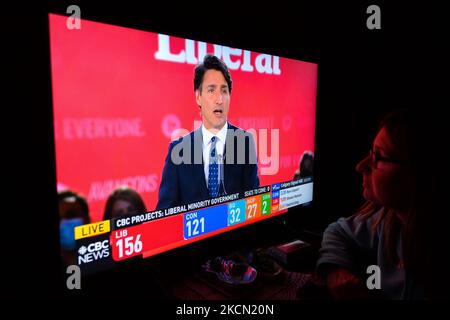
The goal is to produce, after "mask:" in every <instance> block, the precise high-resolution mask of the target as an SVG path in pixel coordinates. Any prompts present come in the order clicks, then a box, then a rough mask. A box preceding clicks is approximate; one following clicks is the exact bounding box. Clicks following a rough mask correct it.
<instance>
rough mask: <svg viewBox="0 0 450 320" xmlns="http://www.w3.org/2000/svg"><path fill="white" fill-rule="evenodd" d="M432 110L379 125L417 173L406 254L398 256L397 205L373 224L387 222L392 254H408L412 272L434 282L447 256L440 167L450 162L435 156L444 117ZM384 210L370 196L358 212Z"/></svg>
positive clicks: (398, 115)
mask: <svg viewBox="0 0 450 320" xmlns="http://www.w3.org/2000/svg"><path fill="white" fill-rule="evenodd" d="M426 112H429V113H428V114H426ZM426 112H423V113H417V111H413V110H408V109H401V110H397V111H394V112H392V113H390V114H388V115H387V116H386V117H385V118H384V119H383V120H382V121H381V123H380V128H379V129H381V128H384V129H385V130H386V132H387V134H388V136H389V138H390V140H391V142H392V144H393V146H394V148H395V151H396V152H397V155H399V156H400V157H401V158H402V159H405V160H406V163H405V165H406V166H407V167H408V170H409V172H410V175H411V178H412V179H411V181H412V182H411V184H412V185H411V187H412V188H411V190H412V194H411V196H410V203H409V212H408V215H407V218H406V223H405V228H404V229H403V233H402V240H403V243H402V245H403V250H402V251H403V257H398V256H397V243H398V240H400V239H399V236H400V230H401V222H400V220H399V218H398V216H397V214H395V210H394V209H392V208H384V210H383V212H382V214H381V217H380V219H378V220H377V221H376V222H375V223H374V225H373V228H374V229H375V228H376V227H377V226H378V225H379V224H380V223H381V222H383V224H382V227H383V233H384V235H385V247H384V250H385V253H386V256H387V258H388V259H389V260H390V261H391V262H392V263H397V262H398V261H399V258H403V263H404V267H405V271H406V272H407V274H408V275H409V276H411V277H412V278H413V279H414V280H415V281H419V282H421V283H422V284H424V285H425V286H428V285H430V279H428V277H429V276H430V273H433V270H432V269H431V268H432V267H433V266H435V265H436V257H437V255H439V254H440V255H442V252H440V249H439V247H440V244H441V243H442V240H440V239H439V238H440V237H444V236H445V235H444V234H442V233H441V232H440V231H439V229H442V223H443V221H442V220H441V217H439V216H438V215H439V214H440V213H441V212H440V211H439V209H438V207H437V204H438V203H439V202H440V201H441V199H440V198H439V196H438V194H439V193H440V192H442V186H443V180H442V174H441V172H440V169H441V168H442V169H443V168H445V167H446V166H448V163H447V164H446V163H445V161H442V159H443V158H440V159H437V157H436V156H432V155H433V153H434V152H438V150H439V142H438V141H439V138H442V137H441V136H442V133H441V132H440V131H439V129H438V128H437V127H438V124H437V123H436V120H438V119H436V117H433V115H432V113H431V111H429V110H427V111H426ZM440 147H443V146H442V145H441V146H440ZM432 152H433V153H432ZM439 163H441V164H439ZM380 209H381V208H380V206H377V205H375V204H373V203H371V202H370V201H368V202H366V203H365V204H364V205H363V206H362V207H361V208H360V209H359V211H358V213H359V214H360V215H362V216H363V217H369V216H371V215H373V214H374V213H375V212H377V211H378V210H380ZM445 214H446V213H445ZM441 221H442V223H441ZM446 227H448V225H447V226H446ZM447 250H448V249H447ZM434 284H435V283H433V285H434Z"/></svg>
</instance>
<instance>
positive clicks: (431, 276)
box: [317, 109, 450, 300]
mask: <svg viewBox="0 0 450 320" xmlns="http://www.w3.org/2000/svg"><path fill="white" fill-rule="evenodd" d="M426 113H430V114H429V115H426ZM432 115H433V114H432V113H431V112H430V111H429V110H427V111H426V112H425V111H424V112H423V113H420V114H419V113H418V112H417V111H413V110H408V109H402V110H399V111H395V112H392V113H390V114H389V115H388V116H387V117H385V118H384V120H383V121H382V122H381V126H380V129H379V131H378V134H377V135H376V137H375V140H374V142H373V146H372V147H371V149H370V152H369V153H368V154H367V156H366V157H364V158H363V159H362V160H361V161H360V162H359V163H358V165H357V166H356V170H357V171H358V172H359V173H360V174H361V175H362V182H363V196H364V198H365V199H366V203H365V204H364V205H363V206H362V207H361V208H360V209H359V210H358V211H357V213H356V214H354V215H352V216H350V217H348V218H340V219H339V220H338V221H337V222H335V223H332V224H330V225H329V226H328V228H327V229H326V230H325V233H324V236H323V240H322V247H321V249H320V251H319V259H318V261H317V271H318V273H319V275H321V276H323V277H324V279H326V283H327V286H328V288H329V290H330V293H331V295H332V296H333V297H334V298H336V299H366V298H381V299H414V300H416V299H432V298H442V297H445V296H446V297H447V298H448V297H449V294H448V292H449V291H448V287H447V285H448V284H449V281H448V270H449V269H448V263H447V264H446V261H449V257H448V256H449V252H450V251H449V250H448V247H447V246H444V245H443V242H444V240H443V239H442V238H443V237H447V235H446V234H448V230H446V229H448V225H449V223H448V214H447V213H445V212H442V209H441V208H439V205H438V204H439V203H440V201H439V200H440V199H445V198H444V197H445V195H443V190H444V189H445V188H444V183H445V180H444V179H443V178H442V176H443V171H442V170H444V168H447V167H448V157H447V160H444V157H445V156H444V155H443V151H442V152H441V151H440V150H441V149H442V146H443V145H444V144H442V143H443V142H441V141H439V139H440V138H442V136H443V134H442V133H441V132H440V131H439V130H442V129H443V127H441V126H439V125H437V124H436V121H438V120H439V117H436V116H434V117H433V116H432ZM435 153H436V155H435V156H431V154H435ZM431 157H432V158H431ZM425 159H429V160H430V161H432V162H430V163H432V165H433V166H436V168H440V170H439V169H438V170H434V169H432V170H429V167H428V164H426V163H425V162H424V160H425ZM431 159H432V160H431ZM426 168H428V169H426ZM446 243H448V241H446ZM369 266H372V267H370V268H369ZM376 268H379V269H378V270H379V272H378V270H377V269H376ZM378 276H379V278H378V279H379V280H380V281H379V282H378V284H377V277H378Z"/></svg>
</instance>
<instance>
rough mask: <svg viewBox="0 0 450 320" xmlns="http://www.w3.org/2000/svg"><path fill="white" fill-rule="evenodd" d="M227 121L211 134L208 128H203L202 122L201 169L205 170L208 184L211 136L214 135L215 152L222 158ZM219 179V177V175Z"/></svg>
mask: <svg viewBox="0 0 450 320" xmlns="http://www.w3.org/2000/svg"><path fill="white" fill-rule="evenodd" d="M227 129H228V122H226V123H225V125H224V126H223V127H222V129H220V130H219V132H217V134H213V133H212V132H210V131H209V130H208V129H206V128H205V126H203V124H202V135H203V169H204V170H205V180H206V185H208V175H209V154H210V152H211V143H212V142H211V138H212V137H214V136H215V137H216V139H217V142H216V152H217V157H218V159H219V163H220V159H223V158H222V157H223V151H224V149H225V140H226V139H227V131H228V130H227ZM219 179H220V177H219Z"/></svg>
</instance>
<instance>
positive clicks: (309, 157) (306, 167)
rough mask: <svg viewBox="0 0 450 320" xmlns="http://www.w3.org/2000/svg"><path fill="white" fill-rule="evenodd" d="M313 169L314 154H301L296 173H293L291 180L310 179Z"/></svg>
mask: <svg viewBox="0 0 450 320" xmlns="http://www.w3.org/2000/svg"><path fill="white" fill-rule="evenodd" d="M313 167H314V154H313V153H312V152H310V151H305V152H303V155H302V158H301V160H300V165H299V168H298V169H297V171H295V175H294V179H293V180H299V179H302V178H306V177H312V175H313Z"/></svg>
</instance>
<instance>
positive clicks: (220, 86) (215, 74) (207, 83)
mask: <svg viewBox="0 0 450 320" xmlns="http://www.w3.org/2000/svg"><path fill="white" fill-rule="evenodd" d="M195 99H196V101H197V104H198V105H199V106H200V114H201V115H202V121H203V125H204V126H205V128H206V129H208V130H211V129H213V130H214V129H215V130H220V129H222V128H223V126H224V125H225V123H226V122H227V116H228V110H229V108H230V90H229V88H228V84H227V82H226V80H225V77H224V76H223V74H222V72H220V71H218V70H214V69H210V70H207V71H206V72H205V75H204V77H203V82H202V84H201V87H200V89H199V90H196V91H195Z"/></svg>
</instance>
